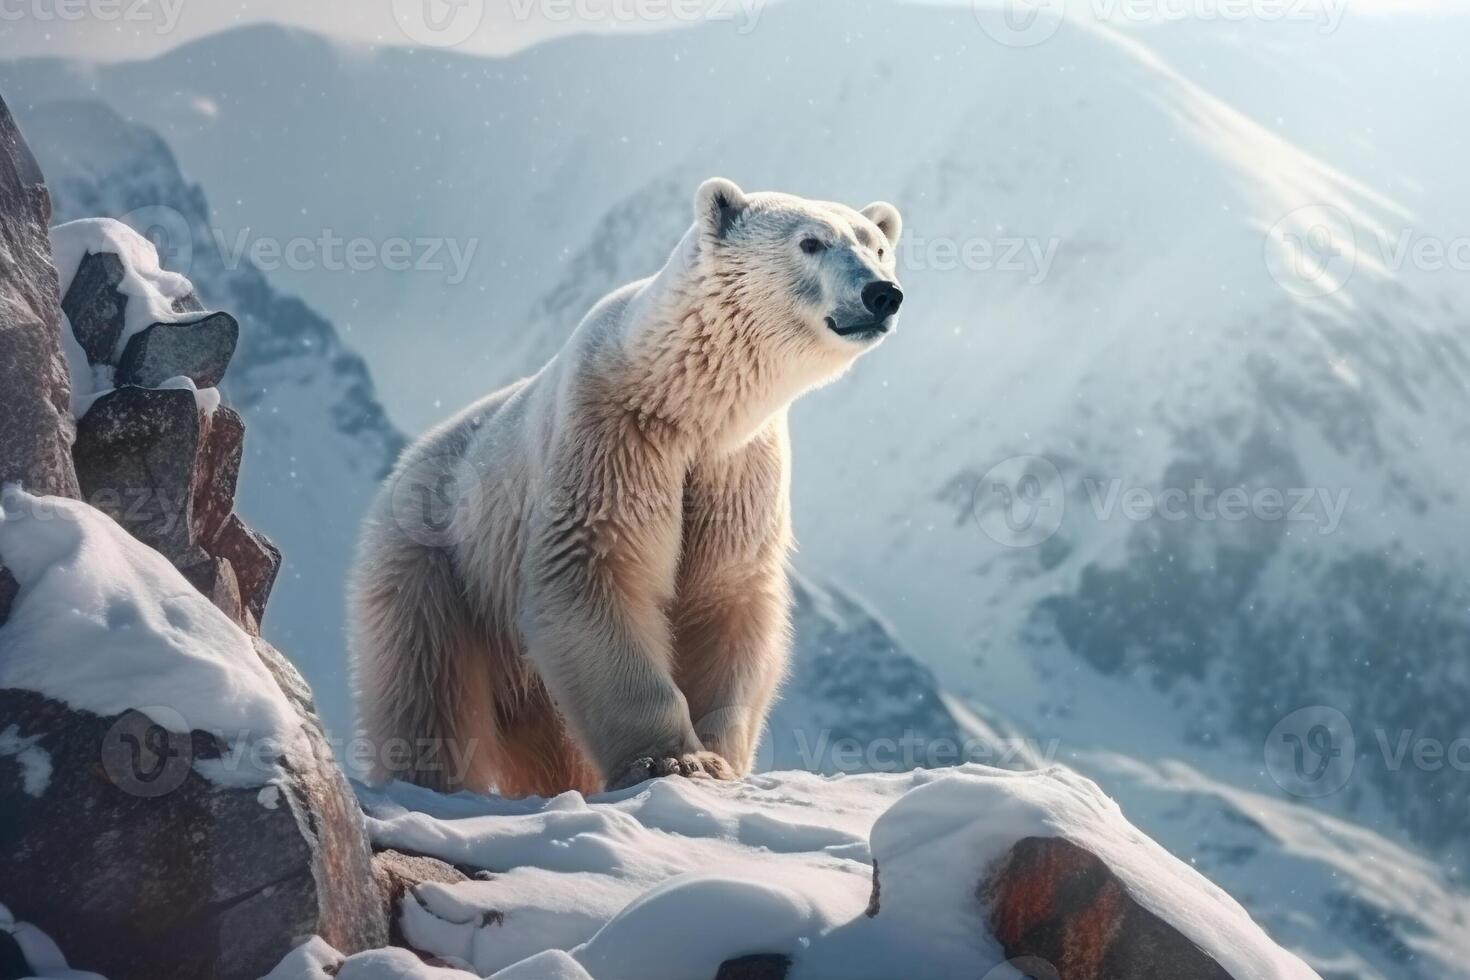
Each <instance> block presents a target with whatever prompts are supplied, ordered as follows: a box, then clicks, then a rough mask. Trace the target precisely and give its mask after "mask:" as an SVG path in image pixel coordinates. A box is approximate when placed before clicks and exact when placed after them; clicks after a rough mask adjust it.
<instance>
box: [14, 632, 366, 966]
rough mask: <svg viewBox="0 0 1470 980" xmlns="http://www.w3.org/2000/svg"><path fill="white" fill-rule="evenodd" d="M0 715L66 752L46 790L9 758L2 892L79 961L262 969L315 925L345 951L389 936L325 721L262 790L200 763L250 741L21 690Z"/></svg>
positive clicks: (54, 757)
mask: <svg viewBox="0 0 1470 980" xmlns="http://www.w3.org/2000/svg"><path fill="white" fill-rule="evenodd" d="M271 653H272V654H273V655H274V657H275V658H280V655H279V654H275V653H274V651H272V652H271ZM293 702H294V699H293ZM295 703H298V704H299V702H295ZM0 718H4V719H5V721H6V724H7V725H12V724H13V725H16V726H17V729H18V731H19V732H20V734H21V735H22V736H23V737H27V738H30V737H34V736H39V737H40V740H39V742H38V743H37V744H38V746H39V747H40V748H41V749H42V750H43V751H45V752H46V753H47V754H48V756H49V758H50V762H51V773H50V778H49V780H48V781H47V784H46V786H45V787H44V789H43V790H42V791H41V792H40V794H39V795H32V793H31V792H27V787H26V785H25V782H24V773H23V772H22V771H21V766H20V763H19V762H18V761H17V760H16V759H15V758H14V757H6V758H0V812H3V813H4V814H5V819H4V820H0V903H4V904H5V905H6V906H7V907H9V909H10V910H11V912H12V913H13V914H14V915H15V916H16V918H17V919H22V920H25V921H29V922H32V923H34V924H35V925H36V926H37V927H39V928H40V929H41V930H42V931H44V932H45V933H46V934H47V935H49V936H50V937H51V938H52V939H53V940H55V941H56V942H57V944H58V945H59V946H60V947H61V949H62V950H63V952H64V953H65V955H66V957H67V959H68V962H69V963H70V965H71V966H72V967H74V968H76V969H84V970H93V971H96V972H99V973H101V974H103V975H104V976H107V977H109V978H110V980H129V978H139V980H145V978H146V980H156V978H159V977H190V978H218V980H234V978H240V980H255V978H256V977H259V976H261V975H262V974H264V973H266V972H268V971H269V970H270V969H271V968H272V967H273V966H275V964H276V963H278V962H279V961H280V960H281V958H282V957H283V956H284V955H285V954H286V953H287V952H288V951H289V950H290V949H291V948H292V947H293V946H294V945H295V944H296V943H297V942H299V941H300V940H301V938H303V937H305V936H309V935H312V934H317V935H321V936H322V937H323V938H325V939H326V940H327V941H328V942H330V943H331V944H332V945H333V946H334V947H336V948H337V949H340V950H342V951H343V952H347V953H351V952H356V951H360V950H363V949H369V948H374V947H378V946H382V945H384V944H385V943H386V942H387V938H388V930H387V922H386V916H385V913H384V909H383V904H382V901H381V896H380V894H379V892H378V889H377V887H376V885H375V883H374V878H373V869H372V863H371V854H370V851H369V849H368V843H367V835H366V832H365V830H364V827H363V821H362V816H361V814H360V812H359V811H358V809H357V805H356V802H355V800H354V799H353V797H352V794H351V792H350V790H349V789H348V787H347V784H346V781H345V780H344V779H343V777H342V775H341V773H340V772H339V771H338V770H337V769H336V766H335V763H334V762H333V761H332V756H331V753H330V750H329V749H328V748H327V746H326V743H325V738H324V737H323V736H322V734H321V729H320V726H319V725H318V724H317V723H316V722H315V719H314V716H309V715H304V716H303V721H304V723H305V725H306V729H307V732H308V737H309V740H310V742H311V751H309V752H303V753H295V754H293V755H291V756H289V757H281V758H280V760H279V761H280V763H281V766H282V768H283V770H284V772H285V778H284V780H283V783H282V784H281V785H279V786H278V788H277V789H276V790H267V791H265V792H264V793H262V791H261V789H260V788H259V787H243V788H242V787H229V786H222V785H218V784H215V783H213V782H211V781H210V780H208V779H207V778H205V777H204V776H203V775H201V773H200V771H199V769H198V768H196V767H195V765H194V763H195V762H198V761H200V760H208V759H217V760H222V763H223V764H227V765H228V764H229V763H228V760H229V759H230V758H231V754H230V753H231V750H232V749H233V748H235V747H233V746H229V745H226V744H225V743H223V742H222V741H221V740H220V738H218V737H217V736H214V735H210V734H206V733H204V732H197V731H196V732H192V733H190V734H189V735H182V734H175V733H169V732H166V731H164V730H163V729H162V728H159V727H158V726H156V725H153V724H152V722H151V721H150V720H149V719H148V718H147V717H146V716H145V715H143V714H141V713H139V712H135V711H131V712H128V713H126V714H124V715H121V716H117V717H101V716H97V715H93V714H90V713H88V712H84V711H76V710H73V709H71V708H69V707H68V706H66V705H64V704H61V703H59V702H57V701H53V700H50V699H48V698H45V697H43V696H42V695H39V694H36V693H35V692H31V691H17V690H6V691H0ZM247 764H248V763H247ZM31 789H34V785H32V787H31Z"/></svg>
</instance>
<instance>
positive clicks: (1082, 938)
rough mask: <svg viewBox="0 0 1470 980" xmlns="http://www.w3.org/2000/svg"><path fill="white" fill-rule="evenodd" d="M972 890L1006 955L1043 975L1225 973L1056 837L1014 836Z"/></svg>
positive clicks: (1084, 854) (1206, 978) (1071, 978)
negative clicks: (986, 912) (991, 869)
mask: <svg viewBox="0 0 1470 980" xmlns="http://www.w3.org/2000/svg"><path fill="white" fill-rule="evenodd" d="M977 895H978V896H979V897H980V899H981V901H983V902H984V903H985V904H986V906H987V908H988V909H989V914H990V922H989V925H990V928H991V930H992V932H993V933H994V935H995V938H996V939H997V940H998V941H999V942H1000V944H1001V946H1002V948H1003V949H1004V951H1005V955H1006V957H1007V958H1008V959H1010V960H1012V961H1021V960H1025V961H1028V962H1031V964H1032V965H1031V967H1030V971H1031V972H1032V974H1033V975H1034V976H1037V977H1038V978H1042V980H1046V978H1061V977H1065V978H1066V980H1114V978H1117V977H1127V978H1128V980H1231V976H1230V974H1229V973H1228V972H1226V970H1225V968H1224V967H1222V966H1221V965H1220V964H1219V963H1217V962H1216V961H1215V960H1214V959H1213V958H1212V957H1211V956H1210V955H1209V954H1208V953H1206V952H1205V951H1204V950H1202V949H1200V948H1199V947H1198V946H1196V945H1195V944H1194V943H1193V942H1191V941H1190V940H1189V939H1188V938H1186V937H1185V936H1184V935H1183V934H1182V933H1181V932H1179V930H1178V929H1176V928H1175V927H1174V926H1172V925H1170V924H1169V923H1168V922H1166V921H1165V920H1164V919H1162V918H1160V917H1159V916H1158V915H1156V914H1154V913H1153V912H1151V911H1149V910H1148V909H1146V908H1144V907H1143V906H1142V905H1140V904H1139V903H1138V902H1137V901H1136V900H1135V898H1134V897H1133V896H1132V895H1131V894H1130V893H1129V891H1128V888H1127V886H1126V885H1124V884H1123V882H1122V881H1121V880H1120V879H1119V878H1118V876H1117V875H1116V874H1114V873H1113V871H1112V870H1111V869H1110V868H1109V867H1108V866H1107V865H1106V864H1105V863H1103V861H1102V859H1100V858H1099V857H1097V856H1096V855H1095V854H1092V853H1091V852H1089V851H1087V850H1086V849H1084V848H1082V847H1080V846H1078V845H1077V844H1074V843H1072V842H1071V841H1068V840H1064V839H1062V838H1060V837H1027V838H1025V839H1024V840H1020V841H1017V842H1016V844H1015V846H1013V847H1012V848H1011V850H1010V852H1009V853H1008V854H1007V855H1006V856H1005V857H1004V858H1003V859H1002V860H1001V861H1000V862H999V864H998V866H997V867H996V869H995V871H994V872H993V873H992V874H991V875H990V876H989V877H988V878H987V879H986V880H985V881H982V882H981V883H980V886H979V888H978V889H977ZM1038 971H1040V972H1038ZM1048 971H1049V972H1048Z"/></svg>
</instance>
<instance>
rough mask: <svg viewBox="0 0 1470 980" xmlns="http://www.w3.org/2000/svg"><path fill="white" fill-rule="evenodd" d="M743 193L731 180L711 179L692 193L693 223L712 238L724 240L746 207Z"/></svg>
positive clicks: (722, 178)
mask: <svg viewBox="0 0 1470 980" xmlns="http://www.w3.org/2000/svg"><path fill="white" fill-rule="evenodd" d="M746 204H747V202H746V199H745V192H744V191H742V190H741V189H740V188H739V187H737V186H736V185H735V182H734V181H733V180H726V179H725V178H724V177H711V178H710V179H709V180H707V181H705V182H704V183H702V184H700V185H699V190H697V191H695V192H694V222H695V224H697V225H699V227H700V228H701V229H702V230H703V231H704V232H705V233H706V234H708V235H709V236H710V237H712V238H724V237H725V233H726V232H728V231H729V230H730V226H731V225H732V224H734V223H735V219H736V218H738V217H740V214H741V212H743V211H744V210H745V207H746Z"/></svg>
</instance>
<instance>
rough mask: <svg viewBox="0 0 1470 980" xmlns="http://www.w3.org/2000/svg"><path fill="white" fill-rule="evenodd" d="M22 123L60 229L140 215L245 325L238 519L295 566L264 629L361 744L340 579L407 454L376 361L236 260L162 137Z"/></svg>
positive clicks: (95, 124) (69, 122) (236, 366)
mask: <svg viewBox="0 0 1470 980" xmlns="http://www.w3.org/2000/svg"><path fill="white" fill-rule="evenodd" d="M20 118H21V125H22V126H23V127H24V129H25V132H26V135H27V138H28V139H29V141H30V144H31V146H32V147H34V149H35V153H36V156H37V157H38V159H39V160H40V161H41V166H42V168H43V171H44V172H45V174H46V176H47V183H48V184H49V186H50V188H51V195H52V202H53V208H54V219H55V220H56V221H57V222H58V223H60V222H64V221H68V220H71V219H74V218H83V217H98V216H106V217H117V218H125V216H131V218H130V219H129V218H125V220H131V221H132V222H133V223H134V224H135V225H136V227H137V230H139V231H141V232H144V233H145V234H146V233H149V232H150V230H151V232H152V237H154V238H155V239H156V240H155V245H160V246H161V248H160V254H161V255H162V256H163V257H164V265H165V267H167V268H171V269H174V271H182V272H186V273H187V275H188V276H189V277H190V279H192V281H193V282H194V284H195V287H196V289H197V290H198V292H199V294H200V296H201V298H202V300H203V301H204V303H205V304H206V305H208V306H209V307H210V308H212V309H223V310H227V311H229V312H230V313H232V314H234V315H235V317H236V318H237V319H238V320H239V321H240V326H241V331H240V346H239V350H238V352H237V353H236V355H235V358H234V360H233V362H232V363H231V366H230V375H229V378H228V380H227V381H226V382H225V383H224V385H223V386H222V387H223V388H224V394H225V398H226V399H227V401H228V402H229V403H230V404H231V405H232V406H234V407H235V408H236V409H238V410H239V411H240V412H241V413H242V415H243V416H244V417H245V419H246V422H247V425H248V427H249V434H248V436H247V438H246V440H245V461H244V465H243V467H242V472H241V485H240V489H239V500H240V510H241V513H242V515H243V516H244V517H245V518H246V519H247V520H248V521H250V522H251V524H252V525H253V526H255V527H258V528H259V529H260V530H262V531H263V532H265V533H266V534H267V535H269V536H270V537H271V538H272V539H273V540H274V541H276V542H277V543H278V544H279V545H280V546H281V547H282V550H283V552H284V559H285V561H284V564H283V566H282V570H281V574H280V578H279V579H278V585H277V588H276V590H275V593H274V596H273V598H272V599H271V602H270V605H269V606H268V608H267V611H266V617H265V622H264V624H263V625H264V631H265V634H266V637H267V638H268V639H270V640H271V641H272V642H273V643H277V644H279V645H280V646H281V647H282V649H285V650H289V651H290V653H291V656H292V658H293V659H294V660H296V662H297V663H298V664H299V665H300V666H301V669H302V671H303V672H304V673H305V674H306V675H307V677H308V679H309V680H310V682H311V684H312V686H313V689H314V691H315V693H316V699H317V704H318V706H319V707H320V709H321V711H322V713H323V716H324V718H325V721H326V723H327V726H328V728H329V729H330V731H331V732H332V733H333V734H334V735H335V736H337V737H338V738H339V739H345V738H347V737H350V734H351V708H350V703H349V699H348V686H347V677H346V657H345V652H344V639H343V631H342V615H343V610H342V600H341V588H342V586H341V583H342V582H343V580H344V575H345V571H346V567H347V562H348V560H349V558H350V554H351V547H352V544H353V542H354V540H355V538H356V533H357V522H358V519H359V517H360V515H361V512H362V511H363V509H364V508H365V507H366V505H367V500H368V498H369V496H370V495H371V493H372V492H373V490H374V489H375V487H376V483H377V480H378V479H379V478H380V477H381V476H382V474H383V473H384V472H385V470H386V468H387V467H388V465H389V464H390V463H391V461H392V459H393V457H394V456H395V455H396V454H397V451H398V448H399V446H400V445H401V436H400V435H399V434H398V432H397V431H396V430H395V429H394V428H393V427H392V425H391V424H390V423H389V422H388V421H387V418H386V416H385V415H384V414H383V410H382V408H381V407H380V405H379V404H378V402H377V400H376V395H375V393H374V389H373V382H372V378H371V377H370V375H369V373H368V369H367V367H366V365H365V364H364V363H363V362H362V360H361V359H360V358H359V357H358V356H357V355H356V354H355V353H354V352H352V351H351V350H349V349H348V348H346V347H345V346H344V345H343V344H342V342H341V340H340V338H339V336H338V334H337V332H336V331H335V330H334V329H333V327H332V326H331V325H330V324H329V323H327V322H326V321H325V320H323V319H322V318H321V317H320V316H318V315H317V314H316V313H314V312H313V311H312V310H311V309H310V308H309V307H307V306H306V305H305V304H303V303H301V302H300V301H298V300H295V299H293V298H290V297H286V296H282V295H281V294H279V293H278V292H276V291H275V290H274V289H273V288H272V287H271V285H270V284H269V283H268V282H267V281H266V279H265V277H264V276H262V275H261V274H260V273H259V272H258V271H256V270H255V269H254V268H252V267H250V266H249V265H240V266H237V267H234V268H230V267H228V266H227V265H226V263H225V260H224V257H223V256H221V255H220V253H219V252H218V250H217V249H216V248H215V247H214V243H213V240H212V238H211V236H210V235H209V232H208V228H209V221H210V215H211V211H210V208H209V204H208V202H207V200H206V199H205V196H204V193H203V191H202V189H201V188H200V187H199V186H197V185H191V184H188V183H187V182H186V181H185V180H184V178H183V177H182V175H181V174H180V173H179V170H178V166H177V164H176V163H175V161H174V158H173V155H172V154H171V153H170V152H169V150H168V147H167V146H166V145H165V144H164V143H163V141H162V140H160V139H159V138H158V137H157V136H156V135H154V134H153V133H151V132H149V131H148V130H147V129H145V128H144V127H141V126H138V125H135V124H131V123H127V122H125V121H124V120H123V119H121V118H120V117H119V116H117V115H116V114H115V113H113V112H112V111H111V110H110V109H109V108H107V107H106V106H105V105H103V104H101V103H97V102H65V103H49V104H45V105H42V106H39V107H32V108H31V111H29V112H23V113H21V114H20Z"/></svg>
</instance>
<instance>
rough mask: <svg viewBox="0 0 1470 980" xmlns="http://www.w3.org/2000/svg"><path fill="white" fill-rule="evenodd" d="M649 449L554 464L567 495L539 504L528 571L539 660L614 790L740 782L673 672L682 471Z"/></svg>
mask: <svg viewBox="0 0 1470 980" xmlns="http://www.w3.org/2000/svg"><path fill="white" fill-rule="evenodd" d="M638 448H639V447H637V446H636V445H634V446H629V447H624V448H616V447H615V448H614V449H613V450H612V453H611V454H608V453H596V454H592V453H585V454H583V455H581V456H580V457H579V458H568V459H565V460H563V461H561V463H560V465H557V466H554V467H553V469H552V477H553V479H552V480H551V481H549V486H550V487H555V488H559V489H554V490H549V491H548V492H547V494H546V499H542V500H538V501H536V502H535V504H534V506H533V517H532V521H531V527H530V528H529V531H530V535H529V538H528V541H527V551H526V557H525V565H524V566H523V569H522V586H523V589H524V599H523V606H522V610H523V614H522V630H523V632H524V635H525V638H526V646H527V653H528V655H529V657H530V658H531V660H532V662H533V663H534V664H535V666H536V668H537V670H538V672H539V673H540V675H541V678H542V680H543V682H544V683H545V684H546V687H547V690H548V691H549V692H550V694H551V696H552V698H553V699H554V700H555V702H556V706H557V709H558V711H559V712H560V713H561V715H562V717H563V718H564V719H565V721H566V723H567V726H568V728H569V729H570V730H571V732H572V734H573V736H574V737H575V738H576V740H577V742H578V743H579V744H580V746H581V748H582V751H583V752H584V753H586V755H587V756H588V757H589V758H590V759H592V760H593V762H594V763H595V764H596V765H597V767H598V768H599V770H600V771H601V773H602V775H603V778H604V780H605V781H606V782H607V784H608V787H609V788H617V787H618V786H621V785H630V784H631V783H634V782H638V781H640V780H642V779H647V778H650V777H653V776H660V775H670V774H674V773H679V774H682V775H689V776H714V777H717V778H731V777H732V773H731V771H730V767H729V766H728V765H726V764H725V763H724V760H722V759H719V758H718V757H716V756H713V755H712V754H710V753H708V752H706V751H705V749H704V746H703V745H701V743H700V741H699V737H698V736H697V735H696V734H695V732H694V727H693V725H692V724H691V723H690V720H689V706H688V703H687V702H686V701H685V698H684V695H683V693H682V692H681V691H680V690H679V688H678V686H677V685H675V683H674V680H673V676H672V672H671V660H672V656H671V649H672V642H671V638H670V629H669V624H668V620H667V617H666V615H665V613H664V610H665V609H666V608H667V607H668V605H669V601H670V597H671V596H672V592H673V583H674V575H675V569H676V566H677V564H678V555H679V527H680V513H681V510H682V500H681V494H682V466H674V465H671V464H669V463H668V462H667V461H666V460H664V459H662V458H660V457H659V456H658V455H657V454H651V453H647V452H641V453H640V452H637V450H638ZM635 453H636V455H635ZM665 470H667V472H665Z"/></svg>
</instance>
